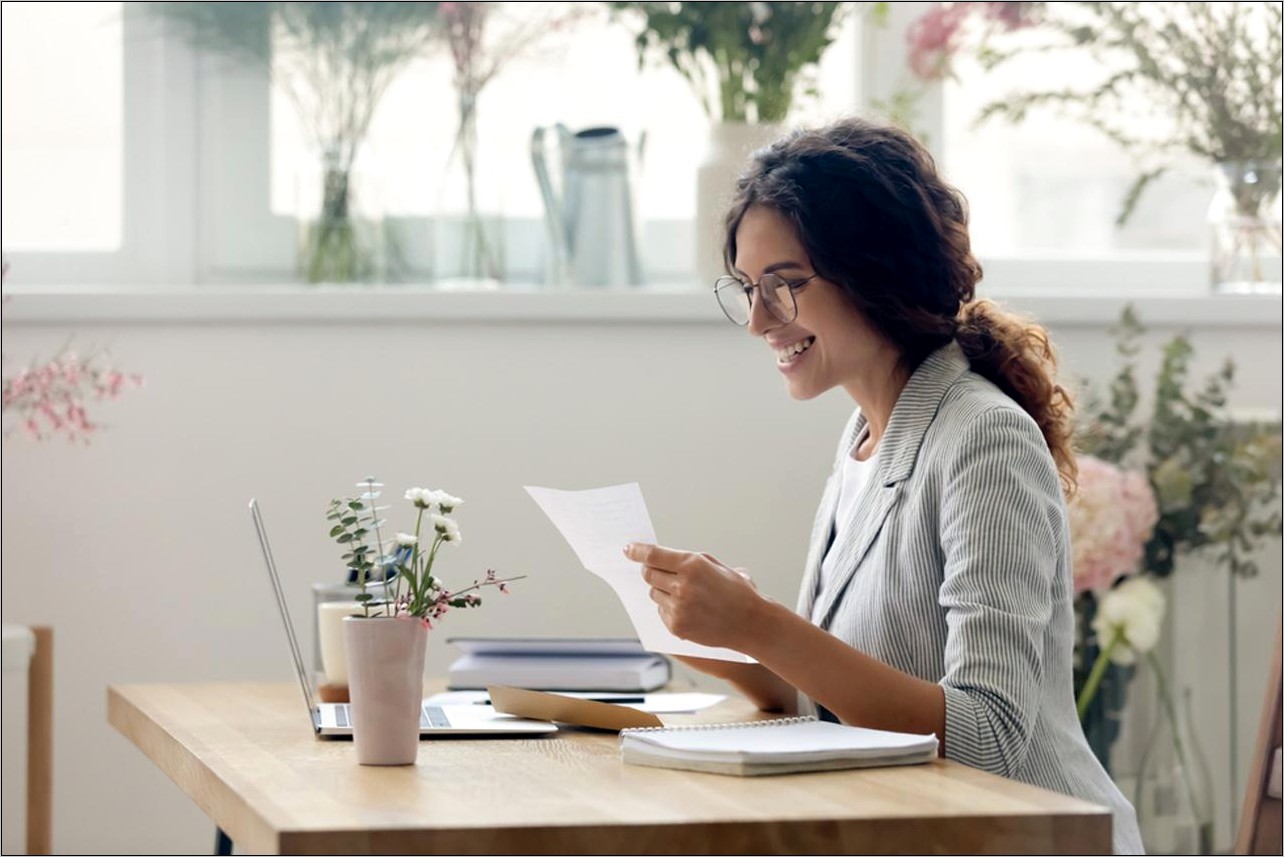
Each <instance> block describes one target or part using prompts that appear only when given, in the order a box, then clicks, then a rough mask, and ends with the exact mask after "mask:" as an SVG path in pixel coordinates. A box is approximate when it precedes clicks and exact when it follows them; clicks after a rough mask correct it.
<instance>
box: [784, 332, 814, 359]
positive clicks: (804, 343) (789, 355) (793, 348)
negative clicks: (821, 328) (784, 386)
mask: <svg viewBox="0 0 1284 857" xmlns="http://www.w3.org/2000/svg"><path fill="white" fill-rule="evenodd" d="M815 341H816V337H814V336H809V337H807V338H806V339H800V340H799V341H797V342H795V343H794V344H793V345H787V346H785V347H784V348H777V349H776V359H777V360H779V361H780V362H781V363H789V362H791V361H792V360H793V359H794V358H795V357H797V356H798V355H799V354H802V353H803V352H804V351H806V350H807V349H808V348H810V347H811V344H812V343H813V342H815Z"/></svg>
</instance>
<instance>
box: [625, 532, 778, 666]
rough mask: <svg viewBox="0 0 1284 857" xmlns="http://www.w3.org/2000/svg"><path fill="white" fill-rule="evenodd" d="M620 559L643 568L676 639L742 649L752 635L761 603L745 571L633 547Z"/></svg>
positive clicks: (704, 557)
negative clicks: (755, 616)
mask: <svg viewBox="0 0 1284 857" xmlns="http://www.w3.org/2000/svg"><path fill="white" fill-rule="evenodd" d="M624 555H625V556H627V557H628V558H629V559H631V560H633V561H634V562H638V563H641V564H642V578H643V580H645V581H646V582H647V583H648V584H649V585H650V587H651V600H652V601H654V602H655V603H656V604H657V605H659V608H660V618H661V619H662V620H664V624H665V625H666V626H667V627H668V629H669V630H670V631H671V632H673V635H674V636H675V637H678V638H679V639H683V640H690V641H691V642H693V643H700V644H702V645H706V646H718V647H723V648H729V649H736V650H737V651H740V650H742V646H743V645H744V641H745V640H746V639H747V638H749V637H750V636H751V635H752V634H753V624H752V623H753V620H752V616H753V612H754V608H755V607H757V606H759V605H760V604H761V603H762V602H763V601H764V600H765V599H764V598H763V596H762V595H760V594H758V589H757V587H755V586H754V584H753V581H752V580H751V579H750V578H749V574H748V573H747V572H745V571H744V569H739V568H729V567H727V566H726V565H723V564H722V563H721V562H719V561H718V560H717V559H716V558H715V557H713V556H711V555H710V554H707V553H692V552H691V551H680V550H673V549H671V548H665V547H660V546H659V545H646V544H631V545H628V546H627V547H625V549H624Z"/></svg>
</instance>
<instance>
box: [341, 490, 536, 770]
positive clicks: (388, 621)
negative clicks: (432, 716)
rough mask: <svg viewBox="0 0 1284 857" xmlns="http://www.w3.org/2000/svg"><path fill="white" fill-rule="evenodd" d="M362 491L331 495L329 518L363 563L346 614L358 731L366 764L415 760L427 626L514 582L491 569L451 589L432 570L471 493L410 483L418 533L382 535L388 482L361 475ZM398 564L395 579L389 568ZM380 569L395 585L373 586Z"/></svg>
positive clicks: (347, 551) (352, 559) (452, 539)
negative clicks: (354, 605) (354, 611)
mask: <svg viewBox="0 0 1284 857" xmlns="http://www.w3.org/2000/svg"><path fill="white" fill-rule="evenodd" d="M358 487H360V488H362V489H363V491H362V492H361V494H360V495H358V496H356V497H341V498H338V499H335V500H332V501H330V507H329V511H328V513H327V515H326V519H327V520H328V521H330V522H331V526H330V537H331V538H333V539H334V540H335V542H336V543H338V544H339V545H340V546H342V547H343V548H344V553H343V560H344V562H345V563H347V564H348V566H349V567H351V568H352V569H354V570H355V571H356V575H355V577H356V582H355V584H354V585H355V586H356V587H357V588H358V589H359V590H360V592H359V593H358V594H357V596H356V599H355V600H356V601H357V602H358V603H359V604H360V605H361V615H358V616H349V617H347V618H345V619H344V620H343V635H344V644H345V648H346V651H347V670H348V682H349V689H350V693H351V700H352V729H353V740H354V742H355V743H356V751H357V761H358V762H360V763H361V764H363V765H410V764H414V762H415V758H416V756H417V755H418V753H419V714H420V708H421V706H422V700H423V680H424V655H425V652H426V650H427V642H428V631H429V630H431V629H432V627H433V623H434V622H436V621H438V620H440V619H441V618H442V617H443V616H444V615H445V614H446V612H447V611H449V610H450V609H451V608H468V607H477V606H479V605H480V604H481V598H480V597H478V595H477V594H476V592H477V590H479V589H482V588H484V587H487V586H493V587H495V588H497V589H498V590H499V591H500V592H503V593H507V592H508V586H507V584H509V583H511V582H512V581H514V580H520V579H521V578H520V577H511V578H506V579H500V578H499V577H498V576H497V575H496V574H495V572H494V571H489V570H488V571H487V572H486V576H485V577H484V578H483V579H480V580H475V581H473V583H472V585H471V586H466V587H464V588H463V589H457V590H453V591H452V590H448V589H446V588H445V586H443V585H442V582H441V580H440V579H439V578H437V577H436V576H435V575H434V573H433V565H434V563H435V562H436V559H437V553H438V551H440V550H441V548H442V546H443V545H446V544H451V545H458V544H459V542H460V533H459V525H458V524H457V523H456V522H455V520H454V518H452V517H451V514H452V513H453V512H454V511H455V509H456V508H457V507H458V506H459V505H460V504H461V503H462V502H463V501H462V500H460V499H459V498H458V497H453V496H451V495H450V494H447V493H446V492H445V491H439V490H429V489H425V488H411V489H409V490H408V491H406V494H405V499H406V500H408V501H410V503H411V505H412V507H413V508H414V510H415V525H414V531H413V532H412V533H405V532H399V533H397V534H396V536H395V538H394V539H392V540H391V541H389V540H388V539H386V538H385V537H384V536H383V532H382V527H383V524H384V521H383V520H382V519H381V518H380V514H381V513H382V512H383V511H384V510H385V509H387V507H386V506H379V505H377V501H378V499H379V496H380V493H381V492H380V489H381V488H382V487H383V485H382V483H380V482H377V481H375V480H374V479H373V478H368V479H366V480H364V481H363V482H360V483H358ZM387 567H391V568H392V573H391V579H390V580H389V579H387V578H386V576H385V575H384V574H383V569H385V568H387ZM376 578H379V582H380V583H381V584H382V591H383V592H385V593H387V595H386V596H385V597H384V598H382V599H376V598H375V597H374V596H373V595H372V594H371V593H370V592H368V591H367V588H368V586H369V585H370V584H371V583H372V582H374V581H375V579H376Z"/></svg>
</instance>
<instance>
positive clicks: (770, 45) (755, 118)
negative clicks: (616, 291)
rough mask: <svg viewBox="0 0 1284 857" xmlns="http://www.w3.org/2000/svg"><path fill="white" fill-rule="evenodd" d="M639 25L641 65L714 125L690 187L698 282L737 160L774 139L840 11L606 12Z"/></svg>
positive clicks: (812, 6) (771, 7) (718, 248)
mask: <svg viewBox="0 0 1284 857" xmlns="http://www.w3.org/2000/svg"><path fill="white" fill-rule="evenodd" d="M610 5H611V7H612V8H613V9H614V10H615V11H616V12H618V13H619V14H620V15H621V16H622V17H624V18H626V19H629V20H632V21H634V22H636V23H637V24H640V29H639V32H638V34H637V38H636V45H637V49H638V63H639V65H642V64H644V63H645V62H646V61H647V59H648V57H650V56H653V55H654V56H663V57H664V58H665V60H666V61H667V62H668V63H669V64H670V65H672V66H673V67H674V68H675V69H677V70H678V72H679V73H680V74H681V75H682V76H683V77H685V78H686V79H687V81H688V82H689V83H690V84H691V87H692V89H693V90H694V91H695V94H696V97H697V98H699V100H700V104H701V105H702V106H703V107H704V111H705V113H706V114H707V115H708V116H709V119H710V120H711V122H712V125H711V127H710V144H709V149H708V151H707V153H706V156H705V159H704V161H703V162H702V163H701V165H700V168H699V172H698V174H697V180H696V274H697V276H698V277H699V278H700V281H701V282H703V283H708V284H710V286H712V283H713V281H714V280H715V279H717V278H718V277H719V276H721V275H722V274H723V273H725V271H724V270H723V259H722V235H721V216H722V213H723V209H724V208H725V205H726V202H727V201H729V199H730V194H731V192H732V190H733V189H734V184H735V178H736V175H737V174H738V173H739V171H740V170H741V169H742V168H743V166H744V160H745V157H746V155H748V154H749V153H750V152H751V151H753V150H754V149H756V148H758V147H760V146H763V145H766V144H767V143H770V142H771V141H772V140H774V139H775V138H776V137H778V136H780V134H781V133H782V131H783V130H784V129H783V123H784V122H785V120H786V119H787V118H788V116H789V109H790V107H791V106H792V104H793V99H794V94H795V91H796V90H797V87H798V84H799V81H800V78H801V77H802V76H803V74H804V73H805V72H807V71H808V70H810V69H813V68H814V67H815V66H816V64H817V63H819V62H820V58H821V56H822V55H823V54H824V52H825V48H827V47H829V44H830V43H831V42H832V41H833V39H834V24H835V23H836V22H837V21H838V20H839V18H840V17H841V14H842V12H843V10H844V7H846V6H847V5H849V4H845V3H813V2H807V3H658V2H657V3H611V4H610Z"/></svg>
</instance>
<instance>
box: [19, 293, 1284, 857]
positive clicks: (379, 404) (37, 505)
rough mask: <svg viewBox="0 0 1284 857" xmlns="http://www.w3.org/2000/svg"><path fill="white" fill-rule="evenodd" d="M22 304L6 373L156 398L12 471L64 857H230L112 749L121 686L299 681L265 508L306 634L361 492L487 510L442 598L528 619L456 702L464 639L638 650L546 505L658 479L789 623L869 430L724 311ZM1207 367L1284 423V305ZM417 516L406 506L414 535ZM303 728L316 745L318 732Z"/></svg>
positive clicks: (477, 518)
mask: <svg viewBox="0 0 1284 857" xmlns="http://www.w3.org/2000/svg"><path fill="white" fill-rule="evenodd" d="M22 300H23V298H22V297H21V296H19V298H18V299H17V300H16V301H15V303H14V305H13V306H11V307H10V309H9V312H8V318H7V319H6V322H5V330H4V350H5V353H6V355H8V356H9V358H11V359H15V360H23V359H26V357H27V356H28V355H34V354H43V355H48V354H50V353H52V352H53V351H54V350H56V349H57V348H58V347H59V346H60V345H62V344H63V343H64V342H65V340H66V337H67V334H68V332H69V330H70V331H74V333H75V336H76V340H75V341H76V343H77V344H82V345H84V344H89V343H100V344H110V345H111V346H112V350H113V353H114V354H115V356H116V359H117V362H118V363H119V364H120V365H121V366H123V367H126V368H129V369H132V370H138V371H141V372H143V373H144V374H145V375H146V376H147V384H146V387H145V388H144V389H142V390H136V391H131V392H129V393H128V394H127V395H126V396H125V397H124V398H122V399H121V400H120V401H118V402H115V403H112V404H109V405H105V406H103V407H101V408H98V409H97V414H98V415H99V416H101V418H103V419H104V420H106V421H108V422H110V423H111V426H110V428H109V429H108V430H106V431H104V432H103V433H101V434H100V435H99V436H97V437H96V438H95V439H94V441H93V443H92V445H89V446H85V447H78V446H67V445H65V444H63V443H61V442H54V443H40V444H37V443H32V442H30V441H28V440H26V439H22V438H16V439H11V440H8V441H6V442H5V443H4V447H3V465H4V466H3V480H4V482H3V486H4V497H3V523H4V533H3V568H4V573H3V605H4V608H3V609H4V620H5V621H6V622H24V623H32V624H36V623H48V624H51V625H53V626H54V627H55V629H56V642H57V646H56V658H57V660H56V667H55V669H56V681H57V684H56V698H55V706H56V722H55V758H56V771H55V778H54V790H55V791H54V819H55V831H54V844H55V848H56V849H57V850H58V851H60V852H69V853H191V852H200V851H206V850H208V849H209V848H210V847H211V846H212V837H213V826H212V825H211V823H210V822H209V821H208V820H207V819H205V818H204V816H203V815H202V814H201V813H200V812H199V811H198V810H197V809H196V808H195V806H194V805H193V804H192V803H191V801H189V800H188V799H187V798H186V797H185V796H183V794H182V793H181V792H180V791H179V790H178V789H177V788H176V787H174V786H173V785H172V784H170V783H169V782H168V781H167V780H166V779H165V778H164V777H163V776H162V775H161V774H160V773H159V772H158V771H157V769H156V768H155V766H154V765H153V764H152V763H151V762H150V761H148V760H147V759H146V758H145V757H144V756H143V755H142V753H140V752H139V751H138V750H137V749H135V748H134V747H133V746H132V745H130V744H129V743H128V742H126V741H125V740H124V739H123V738H121V737H120V736H119V735H118V734H116V733H115V732H114V731H113V730H112V729H110V728H109V727H108V725H107V723H106V710H105V709H106V706H105V698H106V686H107V685H108V684H111V683H124V682H174V681H214V680H247V679H253V680H260V679H261V680H277V681H285V680H288V679H289V678H290V670H289V660H288V656H287V653H286V651H285V645H284V641H283V638H282V634H281V629H280V627H279V623H278V620H277V618H276V615H275V610H274V608H273V606H272V603H271V599H270V596H269V591H268V588H267V582H266V580H265V574H264V571H263V568H262V565H261V563H260V561H259V557H258V553H257V547H256V543H255V540H254V537H253V533H252V530H251V527H250V522H249V519H248V515H247V512H246V501H247V500H248V499H249V498H250V497H251V496H257V497H258V498H259V499H260V501H261V503H262V504H263V508H264V513H265V517H266V520H267V523H268V526H269V529H270V532H271V535H272V537H273V540H274V545H275V548H276V555H277V560H278V562H279V564H280V567H281V571H282V574H283V577H284V581H285V586H286V589H287V592H288V593H289V595H290V597H291V599H292V602H291V608H292V611H293V612H294V615H295V617H296V618H295V621H296V624H298V625H299V626H300V629H301V631H303V633H305V634H307V633H310V632H309V631H308V630H307V629H308V628H310V625H309V623H308V622H307V621H306V618H305V617H306V616H307V611H308V608H309V606H310V596H309V594H308V589H309V585H310V584H311V583H312V582H314V581H334V580H337V579H338V578H339V574H340V572H339V562H338V551H337V550H336V548H335V546H334V545H333V544H332V543H331V542H329V541H328V539H327V538H326V526H325V521H324V509H325V505H326V502H327V500H328V499H329V498H331V497H332V496H336V495H337V494H339V493H340V492H345V491H348V490H350V486H351V483H352V482H354V481H355V480H356V479H358V478H360V477H363V476H365V475H366V474H376V475H378V476H379V477H381V478H382V479H383V480H384V481H385V482H386V483H388V488H389V491H390V492H391V493H392V494H393V495H394V496H395V497H397V498H399V497H400V492H401V491H402V490H403V489H404V488H406V487H409V486H411V485H425V486H429V487H440V488H445V489H447V490H449V491H451V492H452V493H455V494H457V495H459V496H461V497H463V498H465V499H466V501H467V502H466V504H465V505H464V506H462V507H461V509H460V512H459V516H458V517H459V522H460V524H461V527H462V530H463V535H464V541H463V544H462V545H461V546H460V547H459V548H458V549H457V550H452V551H449V552H448V553H446V554H444V555H443V557H442V559H443V562H442V563H441V564H440V569H441V571H442V574H443V575H444V576H445V577H446V578H447V579H448V580H451V581H455V582H459V581H464V580H467V579H470V578H471V576H473V575H477V574H480V573H481V572H483V571H484V570H485V569H486V568H488V567H493V568H495V569H497V570H499V571H500V572H502V573H504V574H527V575H529V577H528V579H526V580H523V581H521V582H520V583H518V584H516V585H515V586H514V587H513V594H512V595H511V596H509V597H506V598H505V597H502V596H497V595H496V596H491V597H488V598H487V599H486V602H487V603H486V604H485V605H484V606H483V607H482V608H481V609H480V610H478V611H474V612H471V613H463V612H460V613H456V614H454V615H451V616H450V617H449V618H448V619H447V621H446V624H445V625H444V627H443V628H441V629H440V630H439V631H437V632H436V633H435V636H434V637H433V639H432V641H431V643H430V653H429V672H430V675H432V676H441V675H442V674H443V672H444V668H445V665H446V664H447V663H448V661H449V659H450V657H451V652H450V651H449V648H448V647H447V646H446V645H445V643H444V640H445V638H446V637H447V636H451V635H456V634H458V635H466V634H531V635H541V634H543V635H551V634H584V635H625V634H628V633H629V632H630V628H629V625H628V622H627V619H626V617H625V615H624V613H623V611H622V609H621V608H620V607H619V606H618V604H617V603H616V602H615V601H614V599H613V596H611V594H610V592H609V590H608V589H607V588H606V587H605V586H604V585H602V584H601V583H600V582H599V581H597V580H596V579H594V578H592V577H591V576H589V575H588V574H587V573H585V572H583V571H582V570H580V569H578V568H577V565H576V562H575V559H574V556H573V555H572V553H571V552H570V550H569V548H568V547H567V546H566V544H565V543H564V542H563V541H562V540H561V538H560V536H559V535H558V534H557V533H556V531H555V530H554V529H553V527H552V526H551V525H550V524H549V522H548V521H547V520H546V519H545V518H544V517H543V515H542V514H541V513H540V512H539V510H538V509H537V508H536V507H535V505H534V504H533V503H532V502H531V501H530V500H529V498H528V497H527V496H526V495H525V493H524V492H523V491H522V490H521V486H522V485H523V484H537V485H548V486H554V487H564V488H579V487H591V486H598V485H605V484H612V483H616V482H622V481H632V480H637V481H639V482H641V484H642V488H643V491H644V493H645V495H646V498H647V501H648V504H649V507H650V510H651V514H652V518H653V520H654V523H655V527H656V531H657V533H658V534H659V536H660V538H661V540H662V541H664V542H667V543H668V544H671V545H674V546H679V547H686V548H698V549H701V550H708V551H710V552H712V553H715V554H717V555H719V556H720V557H722V558H723V559H725V560H727V561H728V562H731V563H733V564H740V565H745V566H747V567H748V568H750V569H751V570H752V571H753V572H754V574H755V577H756V578H757V580H758V581H759V584H760V586H761V588H762V589H763V590H764V591H765V592H766V593H767V594H769V595H771V596H773V597H775V598H778V599H782V600H785V601H787V602H790V603H792V601H793V598H794V591H795V587H796V585H797V581H798V576H799V574H800V570H801V564H802V559H803V553H804V550H805V547H806V538H807V532H808V528H809V524H810V521H811V518H812V515H813V513H814V509H815V503H816V502H817V500H818V497H819V491H820V487H821V483H822V481H823V478H824V475H825V473H826V471H827V468H828V465H829V462H830V460H831V456H832V453H833V448H834V443H835V441H836V435H837V433H838V431H839V430H840V428H841V426H842V424H843V421H844V420H845V418H846V417H847V415H848V413H849V410H850V403H849V402H848V401H846V400H844V398H843V396H842V395H841V394H839V393H831V394H829V395H827V396H825V397H822V398H821V399H819V400H817V401H814V402H809V403H796V402H793V401H792V400H790V399H789V398H788V397H787V396H786V394H785V393H784V390H783V385H782V382H781V380H780V378H779V377H778V373H777V372H776V370H775V368H774V366H773V365H772V363H773V358H772V356H771V355H770V354H769V352H768V351H767V349H766V348H764V347H763V346H762V345H761V344H760V343H757V342H754V341H752V340H751V339H750V337H748V336H746V335H745V334H744V333H743V332H741V331H737V330H735V329H733V328H732V327H731V326H730V325H726V324H725V323H719V322H718V320H717V318H716V317H715V316H714V314H713V313H710V314H709V315H708V316H704V315H696V316H694V317H692V318H690V319H688V320H685V321H684V320H681V319H678V320H674V321H664V320H658V319H654V318H649V319H641V320H635V321H630V320H628V319H620V318H616V319H610V318H604V319H602V320H597V321H594V320H592V319H580V320H574V319H567V320H563V321H557V320H555V319H548V320H545V321H541V322H523V321H517V320H503V319H493V320H487V319H485V318H480V317H479V318H474V319H471V320H469V319H467V318H463V319H461V318H454V319H446V320H442V321H434V320H433V319H431V318H424V317H423V316H424V314H423V313H421V314H419V315H418V316H417V317H415V318H414V319H412V320H409V321H406V322H395V321H387V320H383V321H379V320H373V321H367V322H358V323H351V322H347V321H344V320H341V319H329V320H326V319H319V320H313V321H290V320H285V319H279V318H278V319H275V320H268V321H264V322H253V321H248V322H243V321H210V322H207V321H202V320H200V319H199V318H195V319H189V320H186V321H170V322H164V321H147V322H139V321H133V320H130V319H128V318H125V319H118V320H114V321H101V320H100V321H97V322H94V323H79V324H75V323H67V322H64V321H55V322H53V323H50V322H49V319H48V318H46V319H45V320H44V321H41V320H39V319H29V320H27V321H24V320H23V316H22V314H21V302H22ZM1033 305H1034V306H1036V307H1037V306H1039V305H1038V304H1037V302H1036V303H1035V304H1033ZM73 315H74V313H73ZM706 318H707V320H704V319H706ZM15 319H16V320H15ZM1052 328H1053V333H1054V336H1055V338H1056V341H1057V342H1058V344H1059V346H1060V349H1061V352H1062V355H1063V359H1064V363H1065V365H1066V368H1067V370H1068V371H1070V372H1073V373H1082V374H1086V375H1089V376H1092V377H1096V378H1102V377H1104V376H1106V375H1107V374H1109V372H1110V371H1111V369H1112V367H1113V359H1112V354H1111V352H1110V349H1109V344H1108V341H1107V340H1106V338H1105V336H1104V333H1103V330H1102V325H1101V324H1099V323H1091V324H1080V323H1077V322H1064V323H1061V324H1057V323H1056V322H1054V323H1053V324H1052ZM1168 332H1171V328H1165V329H1156V330H1155V334H1156V335H1164V334H1165V333H1168ZM1195 344H1196V347H1197V349H1198V355H1199V363H1200V366H1201V367H1203V368H1211V367H1213V366H1214V365H1215V364H1216V363H1217V361H1218V359H1219V358H1220V357H1221V356H1222V355H1225V354H1233V355H1234V356H1235V357H1236V359H1237V360H1238V361H1239V364H1240V368H1241V376H1240V381H1239V385H1238V388H1237V391H1236V394H1235V403H1236V404H1238V405H1242V406H1249V407H1264V408H1269V409H1273V410H1278V409H1279V407H1280V327H1279V312H1278V304H1275V309H1274V318H1273V320H1271V319H1268V320H1267V321H1266V322H1265V324H1263V323H1261V322H1256V323H1246V324H1240V325H1234V326H1218V327H1209V328H1206V329H1200V330H1198V331H1197V332H1196V336H1195ZM400 514H402V510H401V509H400V506H399V503H394V508H393V510H392V516H393V518H392V519H393V521H394V523H395V522H396V521H397V520H398V515H400ZM1275 557H1276V559H1275V561H1274V567H1273V568H1271V567H1268V569H1267V572H1266V573H1265V574H1264V575H1263V577H1262V579H1261V580H1259V581H1258V582H1256V583H1254V584H1253V585H1254V586H1258V587H1259V588H1260V591H1262V592H1265V593H1266V595H1264V596H1262V597H1260V598H1258V599H1257V601H1258V602H1259V603H1267V604H1268V605H1275V606H1274V607H1271V608H1270V609H1260V610H1258V611H1257V612H1256V613H1254V614H1253V616H1252V620H1251V621H1252V623H1254V624H1252V625H1246V626H1245V627H1243V628H1241V629H1240V636H1241V637H1242V638H1247V639H1254V640H1255V639H1258V638H1260V637H1262V636H1263V635H1266V634H1269V633H1270V632H1272V631H1273V624H1274V621H1275V616H1276V615H1277V613H1276V611H1277V610H1278V604H1279V575H1278V567H1279V562H1278V553H1276V554H1275ZM1218 633H1224V632H1218ZM1263 663H1264V661H1263ZM1260 671H1264V666H1263V667H1262V668H1261V670H1259V672H1260ZM1253 675H1256V673H1253ZM1253 699H1254V700H1256V699H1260V696H1253ZM1252 707H1253V711H1252V712H1251V713H1250V714H1248V715H1247V716H1248V718H1249V721H1250V722H1254V723H1255V719H1254V718H1255V717H1256V705H1255V704H1254V705H1253V706H1252ZM299 723H300V729H303V728H306V726H305V725H304V715H303V713H302V711H300V721H299ZM1235 788H1236V791H1238V790H1239V786H1238V785H1236V787H1235Z"/></svg>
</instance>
